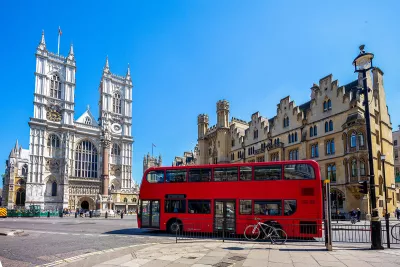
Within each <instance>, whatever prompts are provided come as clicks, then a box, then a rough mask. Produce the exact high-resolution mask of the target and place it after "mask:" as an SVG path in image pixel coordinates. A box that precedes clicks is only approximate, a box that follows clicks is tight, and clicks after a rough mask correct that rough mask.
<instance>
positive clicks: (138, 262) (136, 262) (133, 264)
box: [120, 259, 151, 267]
mask: <svg viewBox="0 0 400 267" xmlns="http://www.w3.org/2000/svg"><path fill="white" fill-rule="evenodd" d="M149 261H151V260H149V259H133V260H131V261H128V262H125V263H123V264H121V265H120V266H124V267H125V266H126V267H139V266H142V265H143V264H146V263H148V262H149Z"/></svg>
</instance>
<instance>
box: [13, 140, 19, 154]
mask: <svg viewBox="0 0 400 267" xmlns="http://www.w3.org/2000/svg"><path fill="white" fill-rule="evenodd" d="M18 148H19V144H18V139H17V141H15V147H14V149H15V151H18Z"/></svg>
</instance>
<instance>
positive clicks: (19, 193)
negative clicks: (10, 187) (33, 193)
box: [15, 188, 25, 206]
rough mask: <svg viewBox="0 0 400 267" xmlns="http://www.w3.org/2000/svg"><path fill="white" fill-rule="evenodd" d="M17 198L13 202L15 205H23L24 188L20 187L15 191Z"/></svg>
mask: <svg viewBox="0 0 400 267" xmlns="http://www.w3.org/2000/svg"><path fill="white" fill-rule="evenodd" d="M16 197H17V199H16V200H15V204H16V205H17V206H23V205H25V190H24V189H22V188H20V189H18V191H17V196H16Z"/></svg>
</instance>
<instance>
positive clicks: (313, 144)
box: [197, 68, 397, 214]
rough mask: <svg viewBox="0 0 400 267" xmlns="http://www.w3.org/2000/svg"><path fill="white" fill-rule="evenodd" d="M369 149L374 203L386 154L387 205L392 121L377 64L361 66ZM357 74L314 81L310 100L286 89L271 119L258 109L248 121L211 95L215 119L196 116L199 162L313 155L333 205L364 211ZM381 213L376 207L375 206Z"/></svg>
mask: <svg viewBox="0 0 400 267" xmlns="http://www.w3.org/2000/svg"><path fill="white" fill-rule="evenodd" d="M367 84H368V87H369V88H370V89H371V90H370V92H369V100H370V103H369V105H370V117H371V135H372V136H371V137H372V150H373V151H372V152H373V155H374V157H373V162H374V171H375V183H376V196H377V207H378V208H379V209H380V212H382V209H383V207H384V199H383V198H384V197H383V178H382V177H383V174H382V162H381V155H382V154H385V155H386V162H385V164H386V165H385V171H386V183H387V185H388V203H389V211H392V210H393V207H394V206H395V205H396V201H397V200H396V195H395V190H394V189H393V187H392V184H394V165H393V160H394V157H393V142H392V124H391V121H390V115H389V113H388V107H387V105H386V96H385V90H384V87H383V72H382V71H381V70H380V69H379V68H375V69H374V70H373V71H371V72H369V73H368V74H367ZM357 87H358V88H361V87H362V77H361V76H359V77H358V79H357V80H355V81H352V82H350V83H347V84H345V85H340V83H339V81H338V80H334V79H333V76H332V75H328V76H326V77H324V78H322V79H320V80H319V82H318V84H314V85H313V86H312V87H311V89H310V91H311V97H310V101H308V102H306V103H303V104H301V105H296V104H295V102H294V101H292V100H291V99H290V97H289V96H287V97H285V98H283V99H281V100H280V102H279V103H278V105H277V112H276V114H274V115H273V116H271V118H270V119H267V118H264V117H262V116H260V114H259V113H258V112H256V113H254V114H253V115H252V116H251V120H250V121H249V122H245V121H242V120H238V119H235V118H232V120H231V121H230V122H228V116H229V102H228V101H226V100H221V101H218V102H217V124H216V125H214V126H211V127H209V125H208V123H209V119H208V116H207V115H205V114H200V115H199V116H198V117H197V125H198V145H199V164H209V163H227V162H261V161H278V160H296V159H314V160H316V161H318V163H319V164H320V169H321V176H322V178H323V179H330V181H331V184H332V193H331V194H332V208H333V211H336V208H337V211H338V212H348V211H349V210H351V209H353V208H358V207H359V208H361V210H362V211H363V212H367V213H368V212H369V207H370V205H369V199H368V197H367V196H363V195H360V194H359V193H358V182H359V181H363V180H368V179H369V178H368V172H369V168H368V153H367V144H366V142H367V141H366V140H367V138H366V127H365V118H364V106H363V96H362V95H360V94H359V93H358V90H357ZM380 214H382V213H380Z"/></svg>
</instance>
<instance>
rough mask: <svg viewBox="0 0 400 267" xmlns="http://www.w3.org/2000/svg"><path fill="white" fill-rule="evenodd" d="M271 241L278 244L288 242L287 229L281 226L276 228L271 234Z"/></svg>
mask: <svg viewBox="0 0 400 267" xmlns="http://www.w3.org/2000/svg"><path fill="white" fill-rule="evenodd" d="M270 238H271V241H272V243H274V244H277V245H283V244H285V242H286V239H287V234H286V232H285V231H283V230H282V229H279V228H274V230H273V231H272V233H271V235H270Z"/></svg>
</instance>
